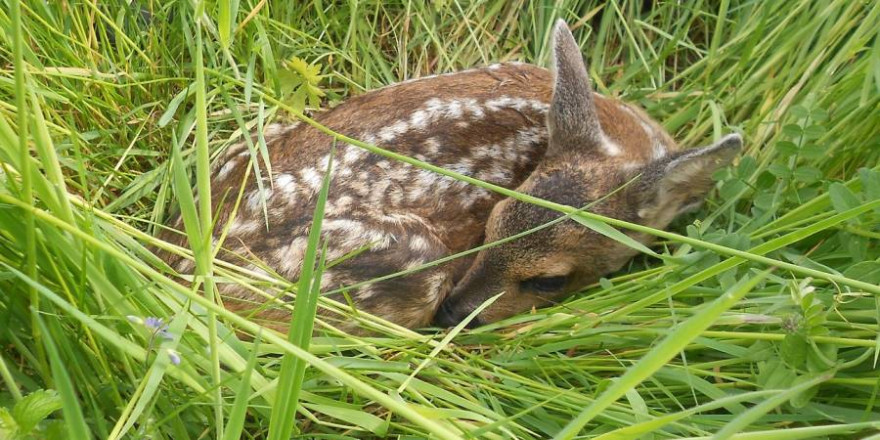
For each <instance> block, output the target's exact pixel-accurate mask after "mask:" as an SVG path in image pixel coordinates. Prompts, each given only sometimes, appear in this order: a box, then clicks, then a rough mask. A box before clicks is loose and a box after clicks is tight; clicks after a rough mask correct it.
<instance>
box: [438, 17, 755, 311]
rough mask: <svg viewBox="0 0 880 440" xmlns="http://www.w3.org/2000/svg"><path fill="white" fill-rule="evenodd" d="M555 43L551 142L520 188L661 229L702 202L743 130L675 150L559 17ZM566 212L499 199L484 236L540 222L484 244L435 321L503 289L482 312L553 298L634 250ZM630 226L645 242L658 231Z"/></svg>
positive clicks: (527, 305)
mask: <svg viewBox="0 0 880 440" xmlns="http://www.w3.org/2000/svg"><path fill="white" fill-rule="evenodd" d="M553 49H554V51H553V53H554V66H553V67H554V69H553V71H554V84H553V95H552V99H551V104H550V109H549V112H548V114H547V128H548V134H549V141H548V146H547V152H546V153H545V156H544V158H543V159H542V160H541V162H540V163H539V164H538V166H537V167H536V169H535V170H534V171H533V172H532V174H531V175H530V176H529V178H528V179H526V180H525V181H524V182H523V183H522V185H520V186H519V188H517V191H519V192H521V193H526V194H529V195H533V196H536V197H539V198H542V199H546V200H550V201H554V202H557V203H561V204H565V205H568V206H572V207H577V208H584V207H587V206H589V210H590V211H591V212H595V213H598V214H602V215H605V216H608V217H613V218H617V219H620V220H625V221H628V222H632V223H639V224H642V225H646V226H650V227H652V228H656V229H662V228H665V227H666V226H668V224H669V223H670V222H671V221H672V220H673V219H674V218H675V217H676V216H677V215H679V214H681V213H683V212H686V211H689V210H692V209H694V208H695V207H697V206H699V205H700V203H701V202H702V200H703V198H704V197H705V194H706V193H707V192H708V191H709V190H710V189H711V188H712V187H713V185H714V183H713V181H712V179H711V176H712V174H713V173H714V172H715V171H716V170H717V169H718V168H719V167H723V166H726V165H727V164H728V163H730V162H731V160H733V158H734V156H735V155H736V153H737V152H738V151H739V149H740V147H741V144H742V139H741V138H740V136H739V135H736V134H734V135H728V136H726V137H724V138H722V139H721V140H720V141H719V142H717V143H715V144H713V145H710V146H708V147H704V148H698V149H693V150H685V151H676V150H677V147H676V145H675V144H674V142H673V141H672V140H671V138H670V137H669V135H668V134H667V133H666V132H665V131H663V129H662V128H660V127H659V126H658V125H657V124H656V123H654V122H653V121H651V120H650V119H649V118H648V117H647V116H646V115H644V114H643V113H642V112H641V111H640V110H638V109H636V108H634V107H630V106H628V105H626V104H623V103H620V102H617V101H613V100H610V99H608V98H603V97H601V96H598V95H595V94H594V93H593V91H592V88H591V87H590V80H589V77H588V76H587V70H586V67H585V65H584V63H583V59H582V57H581V54H580V50H579V48H578V46H577V44H576V42H575V40H574V37H573V36H572V35H571V33H570V32H569V31H568V27H567V26H566V25H565V23H564V22H562V21H560V22H558V23H557V25H556V29H555V35H554V47H553ZM560 216H561V214H560V213H558V212H555V211H551V210H549V209H546V208H542V207H540V206H537V205H534V204H529V203H524V202H520V201H517V200H513V199H507V200H503V201H501V202H499V203H498V204H497V205H495V207H494V208H493V209H492V212H491V214H490V215H489V219H488V221H487V223H486V234H485V237H486V243H492V242H495V241H498V240H502V239H504V238H507V237H511V236H513V235H516V234H519V233H521V232H523V231H527V230H535V229H536V232H533V233H531V234H528V235H525V236H522V237H519V238H517V239H515V240H513V241H509V242H505V243H503V244H500V245H498V246H494V247H489V248H486V249H483V250H481V251H480V252H479V253H478V254H477V256H476V258H475V259H474V262H473V264H472V266H471V267H470V269H469V270H468V271H467V272H466V273H465V275H464V277H463V278H462V279H461V280H460V281H459V282H458V283H457V285H456V286H455V288H454V290H453V292H452V294H451V295H450V296H449V297H448V298H447V299H446V300H445V301H444V303H443V304H442V306H441V313H440V314H438V316H437V318H436V319H435V323H436V324H438V325H451V324H454V323H456V322H458V321H459V320H460V319H462V318H463V317H465V316H467V315H468V314H470V313H471V312H472V311H474V310H475V309H476V308H477V307H479V306H480V305H481V304H482V303H484V302H485V301H486V300H488V299H489V298H491V297H493V296H495V295H497V294H499V293H502V295H501V296H500V297H499V298H497V299H496V300H495V302H494V303H492V304H491V305H490V306H488V307H487V308H486V309H485V310H483V311H482V312H481V313H480V314H479V316H478V317H477V320H476V322H480V323H486V322H492V321H497V320H499V319H503V318H506V317H508V316H511V315H514V314H516V313H520V312H523V311H526V310H529V309H531V308H534V307H542V306H546V305H549V304H552V303H554V302H556V301H559V300H560V299H562V298H564V297H565V296H566V295H568V294H570V293H572V292H575V291H577V290H579V289H581V288H583V287H585V286H587V285H589V284H591V283H594V282H596V281H598V279H599V278H600V277H601V276H603V275H605V274H608V273H610V272H613V271H615V270H618V269H619V268H621V267H622V266H623V265H624V264H626V262H627V261H628V260H629V259H631V258H632V257H633V256H635V255H636V253H637V251H636V250H634V249H632V248H630V247H628V246H626V245H623V244H621V243H619V242H617V241H615V240H612V239H610V238H607V237H606V236H604V235H601V234H598V233H596V232H594V231H592V230H590V229H588V228H586V227H584V226H583V225H580V224H578V223H577V222H575V221H574V220H571V219H567V220H564V221H561V222H555V223H554V220H556V219H558V218H559V217H560ZM542 225H546V226H545V227H542ZM624 232H625V233H627V234H628V235H630V236H631V237H632V238H634V239H635V240H637V241H639V242H641V243H644V244H648V243H650V241H651V240H652V237H651V236H648V235H645V234H637V233H631V232H626V231H624Z"/></svg>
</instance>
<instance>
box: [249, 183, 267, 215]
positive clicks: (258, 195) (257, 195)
mask: <svg viewBox="0 0 880 440" xmlns="http://www.w3.org/2000/svg"><path fill="white" fill-rule="evenodd" d="M272 193H273V191H272V188H267V187H263V190H262V191H260V190H258V189H255V190H253V191H251V193H250V194H249V195H248V198H247V207H248V209H250V210H252V211H257V210H259V209H260V206H261V205H262V202H263V201H264V200H265V201H268V200H269V198H271V197H272Z"/></svg>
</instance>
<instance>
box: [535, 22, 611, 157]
mask: <svg viewBox="0 0 880 440" xmlns="http://www.w3.org/2000/svg"><path fill="white" fill-rule="evenodd" d="M553 77H554V82H553V99H552V101H551V103H550V111H549V113H548V115H547V126H548V129H549V134H550V142H549V145H548V149H547V155H548V156H555V155H556V154H559V153H561V152H564V151H573V150H575V151H578V152H587V151H590V150H595V149H597V148H601V147H602V145H603V138H604V135H603V134H602V127H601V126H600V125H599V115H598V113H597V112H596V104H595V103H594V102H593V88H592V87H590V77H589V76H588V75H587V67H586V66H585V65H584V59H583V56H582V55H581V50H580V48H579V47H578V45H577V42H576V41H575V39H574V36H573V35H572V34H571V31H569V30H568V25H566V24H565V21H563V20H561V19H560V20H558V21H557V22H556V26H555V28H554V31H553Z"/></svg>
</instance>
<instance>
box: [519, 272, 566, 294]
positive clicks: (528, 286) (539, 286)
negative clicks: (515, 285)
mask: <svg viewBox="0 0 880 440" xmlns="http://www.w3.org/2000/svg"><path fill="white" fill-rule="evenodd" d="M568 279H569V277H568V276H567V275H562V276H552V277H534V278H529V279H527V280H523V281H520V283H519V287H520V289H522V290H529V291H533V292H538V293H558V292H560V291H561V290H562V289H564V288H565V286H566V285H568Z"/></svg>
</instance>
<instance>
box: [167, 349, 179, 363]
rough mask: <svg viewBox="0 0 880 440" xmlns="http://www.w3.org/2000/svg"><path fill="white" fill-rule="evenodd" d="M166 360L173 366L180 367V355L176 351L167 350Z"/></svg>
mask: <svg viewBox="0 0 880 440" xmlns="http://www.w3.org/2000/svg"><path fill="white" fill-rule="evenodd" d="M167 351H168V360H170V361H171V363H172V364H174V365H180V353H179V352H178V351H177V350H172V349H170V348H169V349H168V350H167Z"/></svg>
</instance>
